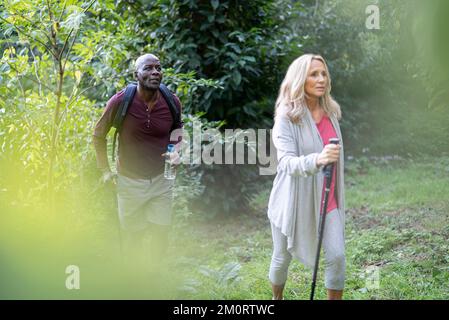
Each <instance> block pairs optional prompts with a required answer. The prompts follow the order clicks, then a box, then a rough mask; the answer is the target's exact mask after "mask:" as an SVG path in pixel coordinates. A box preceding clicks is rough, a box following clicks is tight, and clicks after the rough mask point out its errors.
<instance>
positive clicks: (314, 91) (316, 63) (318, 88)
mask: <svg viewBox="0 0 449 320" xmlns="http://www.w3.org/2000/svg"><path fill="white" fill-rule="evenodd" d="M327 84H328V77H327V72H326V68H325V66H324V63H322V62H321V61H320V60H316V59H313V60H312V63H311V64H310V68H309V72H308V74H307V80H306V83H305V85H304V87H305V91H306V94H307V95H308V96H309V97H311V98H320V97H322V96H323V95H324V93H325V92H326V88H327Z"/></svg>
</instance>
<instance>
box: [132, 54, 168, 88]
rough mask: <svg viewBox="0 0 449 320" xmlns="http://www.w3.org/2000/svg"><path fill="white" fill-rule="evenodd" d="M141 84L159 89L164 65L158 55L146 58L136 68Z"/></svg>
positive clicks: (144, 86)
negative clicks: (162, 65)
mask: <svg viewBox="0 0 449 320" xmlns="http://www.w3.org/2000/svg"><path fill="white" fill-rule="evenodd" d="M136 78H137V81H138V82H139V84H140V85H141V86H142V87H143V88H144V89H146V90H157V89H158V88H159V84H160V83H161V81H162V67H161V63H160V61H159V59H157V58H156V57H148V58H145V59H144V60H143V61H142V63H140V64H139V66H138V67H137V70H136Z"/></svg>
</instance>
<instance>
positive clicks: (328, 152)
mask: <svg viewBox="0 0 449 320" xmlns="http://www.w3.org/2000/svg"><path fill="white" fill-rule="evenodd" d="M340 149H341V146H340V145H339V144H332V143H330V144H327V145H325V146H324V149H323V151H321V153H320V154H319V155H318V158H317V160H316V164H317V166H319V167H320V166H325V165H328V164H329V163H334V162H337V161H338V159H339V157H340Z"/></svg>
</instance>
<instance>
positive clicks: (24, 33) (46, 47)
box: [0, 16, 58, 58]
mask: <svg viewBox="0 0 449 320" xmlns="http://www.w3.org/2000/svg"><path fill="white" fill-rule="evenodd" d="M0 19H1V20H2V21H4V22H6V23H7V24H9V25H12V26H13V27H14V28H15V29H16V30H17V31H18V32H20V33H21V34H23V35H24V36H26V37H28V38H30V39H32V40H34V41H35V42H38V43H40V44H41V45H43V46H44V47H45V49H47V51H48V52H49V53H51V55H52V56H53V57H54V58H58V57H57V56H56V54H55V53H54V52H53V50H52V49H51V48H50V47H48V46H47V45H46V44H45V43H44V42H42V41H41V40H39V39H37V38H34V37H32V36H31V35H29V34H28V33H26V32H25V31H23V30H21V29H20V28H19V27H18V26H16V25H14V24H12V23H10V22H9V21H8V20H6V19H4V18H3V17H1V16H0Z"/></svg>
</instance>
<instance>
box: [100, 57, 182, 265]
mask: <svg viewBox="0 0 449 320" xmlns="http://www.w3.org/2000/svg"><path fill="white" fill-rule="evenodd" d="M134 75H135V77H136V79H137V91H136V94H135V96H134V98H133V100H132V101H131V103H130V104H129V107H128V111H127V114H126V117H125V118H124V121H123V124H122V128H121V130H120V133H119V138H118V157H117V175H116V174H114V173H112V171H111V169H110V166H109V162H108V157H107V147H106V146H107V140H106V136H107V134H108V132H109V131H110V129H111V127H112V123H113V120H114V117H115V114H116V113H117V109H118V107H119V105H120V103H121V102H122V100H123V97H124V91H125V90H122V91H120V92H118V93H117V94H115V95H114V96H113V97H112V98H111V99H110V100H109V101H108V103H107V105H106V108H105V110H104V112H103V114H102V116H101V118H100V119H99V120H98V122H97V124H96V126H95V130H94V134H93V141H94V146H95V151H96V156H97V166H98V168H99V169H100V170H101V171H102V173H103V175H102V177H103V182H105V183H107V182H112V183H114V184H115V185H116V190H117V200H118V214H119V218H120V224H121V228H122V230H123V233H124V240H125V241H124V245H125V254H127V255H128V256H129V257H131V258H132V259H135V260H137V261H136V262H138V263H143V264H147V263H148V262H155V260H158V259H160V258H161V256H162V255H163V254H164V252H165V250H166V246H167V242H168V231H169V227H170V225H171V216H172V199H173V181H172V180H167V179H165V178H164V175H163V171H164V158H163V156H162V155H163V154H164V153H165V151H166V149H167V145H168V144H169V143H173V144H175V145H176V146H177V150H179V146H180V139H178V140H177V141H171V140H170V133H171V130H172V128H175V129H176V128H182V122H180V123H179V124H174V123H173V121H174V119H173V117H172V114H171V112H170V109H169V106H168V104H167V102H166V101H165V99H164V97H163V95H162V94H161V92H160V91H159V85H160V83H161V81H162V76H163V74H162V67H161V63H160V61H159V59H158V57H156V56H155V55H153V54H145V55H142V56H140V57H139V58H138V59H137V60H136V63H135V72H134ZM173 97H174V101H175V104H176V105H177V107H178V110H179V111H180V112H181V103H180V101H179V99H178V98H177V97H176V96H175V95H173ZM174 158H175V159H173V160H174V161H175V162H178V163H179V156H178V154H177V152H176V153H175V155H174ZM147 240H150V243H151V244H152V245H151V246H145V245H144V242H147ZM143 252H145V255H143V254H142V253H143ZM141 257H142V258H146V259H148V258H149V259H151V261H142V259H140V258H141ZM156 262H157V261H156Z"/></svg>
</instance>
